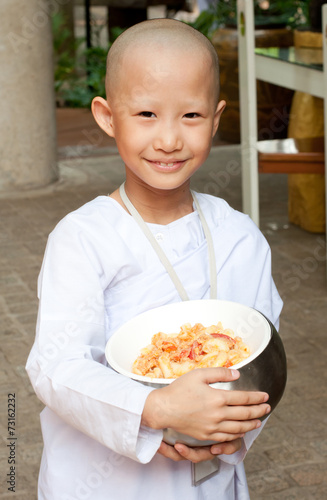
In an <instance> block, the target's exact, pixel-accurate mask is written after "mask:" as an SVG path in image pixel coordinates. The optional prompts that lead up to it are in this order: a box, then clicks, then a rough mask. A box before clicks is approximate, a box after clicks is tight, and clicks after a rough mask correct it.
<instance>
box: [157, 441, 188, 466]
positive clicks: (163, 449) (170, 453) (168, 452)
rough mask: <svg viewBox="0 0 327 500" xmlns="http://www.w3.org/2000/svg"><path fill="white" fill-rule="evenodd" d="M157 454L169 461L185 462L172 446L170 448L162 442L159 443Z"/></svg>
mask: <svg viewBox="0 0 327 500" xmlns="http://www.w3.org/2000/svg"><path fill="white" fill-rule="evenodd" d="M158 453H159V454H160V455H163V456H164V457H166V458H170V459H171V460H174V462H180V461H181V460H186V458H184V457H183V456H181V455H180V454H179V453H178V451H177V450H175V448H174V447H173V446H170V445H169V444H167V443H165V442H164V441H162V442H161V445H160V447H159V449H158Z"/></svg>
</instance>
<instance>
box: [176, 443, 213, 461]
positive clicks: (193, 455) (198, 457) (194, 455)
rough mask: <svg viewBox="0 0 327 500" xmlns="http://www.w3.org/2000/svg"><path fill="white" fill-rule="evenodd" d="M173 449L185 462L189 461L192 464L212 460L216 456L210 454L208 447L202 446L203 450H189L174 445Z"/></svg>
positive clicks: (185, 447)
mask: <svg viewBox="0 0 327 500" xmlns="http://www.w3.org/2000/svg"><path fill="white" fill-rule="evenodd" d="M175 449H176V450H177V451H178V453H179V455H181V456H182V457H184V459H185V460H189V461H190V462H193V463H194V464H196V463H198V462H203V461H206V460H212V459H213V458H215V456H216V455H214V454H213V453H211V451H210V446H204V447H203V448H189V447H188V446H186V445H185V444H181V443H176V444H175Z"/></svg>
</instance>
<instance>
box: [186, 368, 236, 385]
mask: <svg viewBox="0 0 327 500" xmlns="http://www.w3.org/2000/svg"><path fill="white" fill-rule="evenodd" d="M200 370H201V375H202V377H203V381H204V382H205V383H207V384H214V383H215V382H232V381H233V380H237V379H238V378H239V377H240V372H239V371H238V370H234V369H231V368H200ZM195 372H197V370H193V373H195Z"/></svg>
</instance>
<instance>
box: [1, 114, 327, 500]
mask: <svg viewBox="0 0 327 500" xmlns="http://www.w3.org/2000/svg"><path fill="white" fill-rule="evenodd" d="M62 118H63V117H62ZM84 118H85V122H84V121H83V120H82V119H81V116H79V117H78V119H77V123H78V124H79V126H78V127H76V121H74V120H73V118H72V117H71V119H70V120H68V118H67V115H66V118H65V119H63V120H62V121H61V122H60V118H58V124H59V134H58V140H59V144H58V145H59V147H60V150H59V151H60V158H61V160H60V171H61V176H62V177H61V181H60V182H59V183H57V184H56V185H53V186H50V187H48V188H44V189H42V190H35V191H32V192H29V193H16V194H11V195H9V194H8V193H7V194H2V195H1V196H0V322H1V352H0V357H1V368H0V379H1V431H2V432H1V436H2V441H1V448H0V457H1V471H2V472H3V474H2V477H5V474H7V473H8V472H9V470H8V463H7V462H8V447H7V446H6V445H7V444H8V439H7V438H8V437H9V436H8V429H7V397H8V394H9V393H15V395H16V418H17V420H16V437H17V447H16V452H17V457H16V459H17V469H16V470H17V481H16V493H12V492H8V491H7V486H6V485H5V486H2V489H1V490H0V499H8V500H9V499H14V498H17V499H19V500H36V498H37V495H36V483H37V473H38V466H39V460H40V454H41V449H42V439H41V433H40V427H39V412H40V410H41V409H42V404H41V403H40V402H39V401H38V400H37V398H36V396H35V395H34V393H33V390H32V388H31V386H30V384H29V381H28V379H27V376H26V374H25V370H24V365H25V361H26V357H27V355H28V352H29V349H30V347H31V344H32V342H33V337H34V328H35V320H36V311H37V300H36V279H37V275H38V272H39V268H40V265H41V259H42V254H43V251H44V247H45V243H46V238H47V235H48V233H49V232H50V231H51V229H52V228H53V227H54V225H55V224H56V223H57V221H59V220H60V219H61V218H62V217H63V216H64V215H65V214H66V213H67V212H69V211H71V210H73V209H75V208H77V207H78V206H80V205H81V204H83V203H84V202H86V201H88V200H90V199H92V198H93V197H95V196H96V195H98V194H106V193H107V192H109V191H111V190H113V189H114V188H115V187H116V186H118V185H119V183H120V182H121V181H122V179H123V166H122V164H121V161H120V159H119V157H118V155H117V154H116V153H117V152H116V149H115V146H114V144H113V143H112V141H110V140H109V141H107V140H105V139H104V138H103V137H102V140H101V142H99V141H100V138H101V135H99V131H98V129H96V128H95V127H94V125H93V123H91V122H89V117H88V116H86V115H85V117H84ZM72 123H73V124H72ZM74 127H75V131H74V130H73V129H74ZM83 130H86V131H87V132H86V133H84V134H83ZM85 137H86V145H88V146H90V147H87V148H86V149H83V148H82V147H81V145H82V144H83V141H84V138H85ZM91 138H92V139H91ZM80 143H81V144H80ZM79 146H80V147H79ZM239 161H240V159H239V146H233V147H226V146H219V147H215V148H214V149H213V151H212V153H211V155H210V157H209V159H208V161H207V162H206V165H205V166H203V168H202V169H201V170H200V171H199V172H198V173H197V174H196V175H195V177H194V187H196V188H197V189H199V190H202V191H206V192H210V193H211V194H215V195H218V196H221V197H223V198H225V199H226V200H227V201H228V202H229V203H230V204H231V205H232V206H233V207H235V208H237V209H240V208H241V179H240V168H239ZM230 162H234V163H233V166H234V168H233V169H231V168H228V166H229V165H231V163H230ZM260 186H261V228H262V230H263V232H264V234H265V235H266V237H267V239H268V241H269V243H270V245H271V248H272V256H273V273H274V276H275V281H276V284H277V286H278V289H279V291H280V294H281V296H282V298H283V299H284V302H285V307H284V311H283V314H282V320H281V336H282V338H283V340H284V343H285V348H286V352H287V357H288V368H289V371H288V385H287V389H286V392H285V396H284V398H283V400H282V402H281V403H280V405H279V406H278V408H277V409H276V411H275V413H274V414H273V415H272V417H271V418H270V420H269V422H268V423H267V425H266V428H265V430H264V432H263V433H262V434H261V436H260V437H259V439H258V440H257V442H256V443H255V445H254V446H253V448H252V449H251V451H250V453H249V454H248V457H247V459H246V462H245V463H246V469H247V472H248V481H249V487H250V491H251V499H252V500H263V499H267V500H302V499H303V500H304V499H305V500H314V499H316V500H323V499H324V498H327V474H326V472H327V433H326V425H327V417H326V411H327V398H326V383H327V366H326V356H327V336H326V333H327V332H326V323H327V288H326V279H325V268H326V260H325V238H324V235H317V234H310V233H307V232H305V231H303V230H301V229H300V228H298V227H295V226H292V225H290V224H289V223H288V218H287V179H286V177H284V176H283V175H275V176H272V175H266V176H261V177H260ZM217 498H219V495H218V497H217ZM167 500H169V499H167Z"/></svg>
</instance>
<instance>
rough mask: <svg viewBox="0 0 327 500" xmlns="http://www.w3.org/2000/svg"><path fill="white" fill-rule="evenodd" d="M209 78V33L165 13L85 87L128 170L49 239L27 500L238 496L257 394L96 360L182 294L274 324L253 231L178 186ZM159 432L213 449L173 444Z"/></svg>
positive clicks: (205, 127) (206, 120)
mask: <svg viewBox="0 0 327 500" xmlns="http://www.w3.org/2000/svg"><path fill="white" fill-rule="evenodd" d="M218 76H219V75H218V60H217V55H216V52H215V50H214V49H213V47H212V45H211V44H210V42H209V41H208V40H207V39H206V38H205V37H204V36H203V35H202V34H200V33H199V32H197V31H195V30H194V29H193V28H191V27H189V26H188V25H186V24H183V23H181V22H178V21H174V20H168V19H163V20H152V21H145V22H144V23H141V24H138V25H135V26H133V27H132V28H129V29H128V30H127V31H125V32H124V33H123V34H122V35H121V36H120V37H119V38H118V39H117V40H116V41H115V43H114V44H113V46H112V48H111V49H110V51H109V55H108V64H107V79H106V88H107V99H103V98H101V97H96V98H95V99H94V101H93V104H92V111H93V114H94V117H95V120H96V121H97V123H98V124H99V126H100V127H101V128H102V129H103V130H104V131H105V132H106V133H107V134H108V135H109V136H111V137H114V138H115V140H116V143H117V147H118V150H119V153H120V156H121V158H122V160H123V162H124V165H125V171H126V180H125V183H124V184H123V185H122V186H121V187H120V188H119V189H118V190H116V191H114V192H113V193H111V194H110V196H99V197H97V198H96V199H95V200H93V201H91V202H89V203H87V204H86V205H84V206H83V207H81V208H80V209H78V210H76V211H75V212H73V213H71V214H69V215H68V216H66V217H65V218H64V219H63V220H62V221H61V222H60V223H59V224H58V226H57V227H56V228H55V229H54V231H53V232H52V233H51V235H50V237H49V241H48V245H47V250H46V253H45V258H44V262H43V266H42V270H41V274H40V278H39V296H40V306H39V316H38V325H37V334H36V340H35V343H34V346H33V348H32V351H31V354H30V356H29V359H28V362H27V370H28V373H29V376H30V379H31V381H32V384H33V386H34V388H35V391H36V393H37V395H38V396H39V398H40V399H41V400H42V401H43V402H44V403H45V405H46V407H45V409H44V410H43V412H42V415H41V424H42V432H43V438H44V451H43V456H42V462H41V469H40V476H39V496H38V498H39V500H68V499H69V500H72V499H92V500H105V499H110V500H120V499H121V498H123V499H126V500H140V499H142V500H150V499H151V500H153V498H155V499H156V500H180V498H185V499H187V500H200V499H201V500H202V499H217V500H227V499H242V500H245V499H247V498H249V495H248V490H247V485H246V478H245V473H244V467H243V464H242V461H243V459H244V457H245V455H246V452H247V450H248V449H249V447H250V446H251V444H252V442H253V441H254V439H255V438H256V436H257V435H258V433H259V432H260V426H261V421H260V419H261V417H263V416H265V415H266V414H267V413H268V412H269V411H270V407H269V401H268V395H267V394H265V393H261V392H240V391H222V390H217V389H213V388H212V387H210V385H209V384H211V383H213V382H217V381H232V380H235V379H237V378H238V377H239V372H237V371H236V370H230V369H227V368H207V369H201V370H194V371H192V372H190V373H188V374H186V375H183V376H182V377H180V378H178V379H177V380H175V381H174V382H173V383H171V384H170V385H168V386H167V387H165V388H162V389H160V390H158V389H153V388H150V387H147V386H144V385H142V384H139V383H138V382H135V381H133V380H130V379H128V378H126V377H123V376H122V375H120V374H118V373H116V372H115V371H113V370H112V369H111V368H110V367H108V366H106V361H105V355H104V352H105V346H106V343H107V341H108V339H109V338H110V336H111V335H112V334H113V333H114V332H115V331H116V330H117V329H118V328H119V326H120V325H122V324H123V323H125V322H126V321H127V320H128V319H130V318H132V317H134V316H136V315H137V314H139V313H142V312H144V311H147V310H149V309H152V308H154V307H157V306H161V305H164V304H169V303H173V302H178V301H181V300H194V299H207V298H218V299H225V300H231V301H235V302H240V303H243V304H246V305H248V306H251V307H254V308H256V309H258V310H260V311H261V312H262V313H263V314H265V315H266V316H267V317H268V318H269V319H270V320H271V321H272V322H273V323H274V324H275V325H276V326H278V321H279V314H280V311H281V307H282V302H281V300H280V298H279V295H278V293H277V291H276V288H275V286H274V283H273V280H272V277H271V265H270V249H269V247H268V244H267V242H266V241H265V239H264V238H263V236H262V235H261V233H260V231H259V230H258V229H257V227H256V226H255V225H254V224H253V223H252V222H251V220H250V219H249V217H247V216H245V215H243V214H241V213H239V212H237V211H235V210H233V209H232V208H231V207H230V206H229V205H228V204H227V203H226V202H225V201H224V200H222V199H219V198H216V197H213V196H209V195H205V194H200V193H194V192H193V191H191V189H190V178H191V176H192V175H193V173H194V172H196V171H197V170H198V169H199V168H200V167H201V165H202V164H203V163H204V162H205V160H206V158H207V157H208V155H209V152H210V147H211V142H212V138H213V136H214V135H215V133H216V131H217V128H218V124H219V120H220V117H221V114H222V112H223V109H224V107H225V102H224V101H219V85H218ZM162 254H164V256H165V258H164V259H162V258H161V257H162ZM267 401H268V402H267ZM165 428H172V429H174V430H175V431H181V432H183V433H184V434H187V435H189V436H192V437H193V438H196V439H200V440H210V441H214V442H216V444H214V445H212V446H202V447H197V448H190V447H187V446H185V445H184V444H181V443H176V445H175V446H170V445H168V444H167V443H165V442H164V441H163V430H164V429H165ZM192 477H193V481H192Z"/></svg>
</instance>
